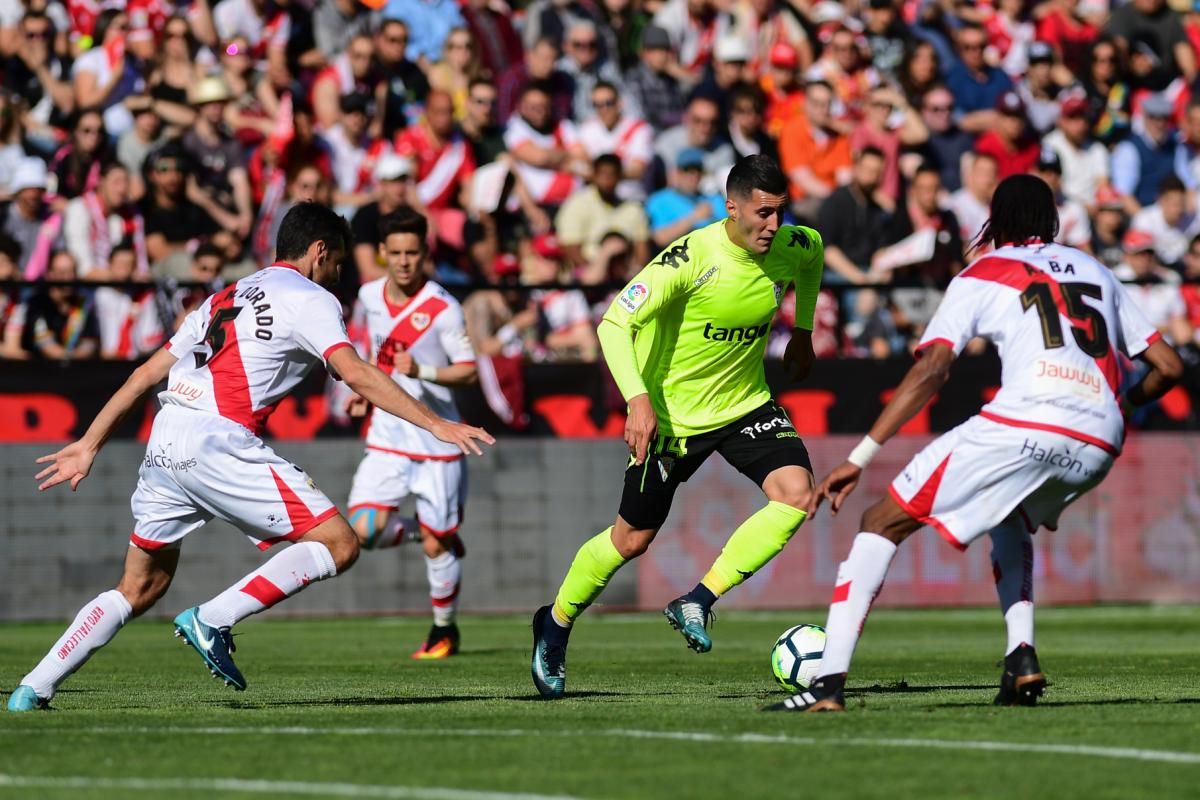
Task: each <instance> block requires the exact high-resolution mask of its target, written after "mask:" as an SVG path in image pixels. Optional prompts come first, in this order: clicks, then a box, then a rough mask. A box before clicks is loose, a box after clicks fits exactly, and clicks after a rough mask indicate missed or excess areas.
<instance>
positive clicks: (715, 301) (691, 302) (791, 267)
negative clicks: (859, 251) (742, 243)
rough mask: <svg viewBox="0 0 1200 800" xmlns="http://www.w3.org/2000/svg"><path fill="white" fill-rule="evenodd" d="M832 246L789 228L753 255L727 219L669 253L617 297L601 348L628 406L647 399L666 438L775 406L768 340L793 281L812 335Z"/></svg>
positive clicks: (799, 322)
mask: <svg viewBox="0 0 1200 800" xmlns="http://www.w3.org/2000/svg"><path fill="white" fill-rule="evenodd" d="M824 265H825V247H824V244H823V243H822V242H821V235H820V234H819V233H817V232H816V231H814V230H813V229H812V228H804V227H801V226H798V225H785V226H783V227H782V228H781V229H780V230H779V233H778V234H776V236H775V240H774V241H773V242H772V243H771V249H770V251H768V252H767V253H766V254H764V255H756V254H754V253H751V252H750V251H748V250H745V249H743V248H741V247H738V246H737V245H735V244H734V243H733V242H731V241H730V240H729V235H728V234H727V233H726V231H725V220H722V221H720V222H715V223H713V224H712V225H709V226H707V227H704V228H701V229H699V230H697V231H693V232H692V233H689V234H688V235H686V236H683V237H681V238H680V239H678V240H676V241H675V242H674V243H672V244H671V246H670V247H668V248H667V249H666V250H664V251H663V252H662V253H661V254H660V255H659V256H658V258H657V259H656V260H654V261H653V262H651V263H650V265H649V266H647V267H646V268H645V269H643V270H642V271H641V272H639V273H638V274H637V276H636V277H635V278H634V279H633V280H632V281H630V282H629V284H628V285H626V286H625V288H624V289H623V290H622V291H621V293H620V294H619V295H617V297H616V299H615V300H613V303H612V305H611V306H609V309H608V311H607V312H606V313H605V314H604V319H603V321H602V322H601V323H600V330H599V333H600V342H601V344H602V345H603V347H604V356H605V359H606V360H607V361H608V366H609V369H611V370H612V373H613V377H614V378H615V379H616V381H617V385H618V386H619V387H620V389H621V393H622V394H623V395H624V396H625V399H627V400H628V399H629V398H631V397H634V396H636V395H639V394H642V393H646V392H648V393H649V395H650V402H651V403H652V404H653V406H654V411H655V413H656V414H657V415H658V427H659V431H660V432H661V433H664V434H666V435H669V436H695V435H697V434H700V433H706V432H708V431H712V430H716V429H717V428H719V427H721V426H722V425H725V424H727V423H729V422H732V421H733V420H735V419H738V418H739V417H741V416H744V415H745V414H748V413H749V412H751V411H753V410H754V409H755V408H758V407H759V406H761V405H762V404H763V403H766V402H767V401H768V400H770V399H771V392H770V389H768V387H767V380H766V376H765V375H764V371H763V355H764V353H765V352H766V347H767V333H768V331H769V330H770V329H771V321H772V320H773V319H774V317H775V312H776V311H777V310H778V309H779V304H780V302H781V301H782V299H783V295H784V292H786V291H787V287H788V285H789V284H794V285H795V287H796V327H798V328H804V329H806V330H812V325H813V310H814V308H815V307H816V302H817V293H818V292H819V291H820V288H821V271H822V270H823V269H824Z"/></svg>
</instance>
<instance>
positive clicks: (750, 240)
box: [531, 156, 824, 698]
mask: <svg viewBox="0 0 1200 800" xmlns="http://www.w3.org/2000/svg"><path fill="white" fill-rule="evenodd" d="M787 186H788V181H787V176H786V175H785V174H784V173H783V171H782V170H781V169H780V168H779V165H778V164H777V163H775V161H774V160H772V159H771V158H769V157H767V156H748V157H746V158H743V159H741V160H740V161H738V163H737V164H736V165H734V167H733V169H732V170H731V171H730V173H729V178H728V181H727V184H726V189H727V196H728V200H727V202H726V205H725V208H726V211H727V213H728V217H727V219H725V220H722V221H720V222H716V223H713V224H712V225H708V226H706V227H704V228H701V229H700V230H697V231H693V232H691V233H689V234H687V235H685V236H683V237H681V238H680V239H679V240H678V241H676V242H674V243H673V244H672V245H671V246H670V247H668V248H667V249H666V250H664V251H663V253H662V254H661V255H660V256H659V258H658V259H657V260H655V261H653V262H652V263H650V264H649V265H647V266H646V267H645V268H644V269H642V270H641V271H640V272H639V273H638V274H637V275H636V276H635V277H634V278H633V280H632V281H630V283H629V284H628V285H627V286H626V288H625V289H624V290H623V291H622V292H621V293H620V294H619V295H618V296H617V298H616V299H615V300H614V301H613V303H612V305H611V306H610V307H609V309H608V311H607V312H605V314H604V319H603V321H602V322H601V324H600V326H599V329H598V331H597V335H598V336H599V338H600V343H601V345H602V346H603V348H604V357H605V360H606V361H607V363H608V366H609V369H610V370H611V372H612V375H613V378H614V380H615V381H616V383H617V386H618V387H619V388H620V390H621V395H622V396H623V397H624V398H625V401H626V402H627V403H628V405H629V416H628V419H627V420H626V425H625V443H626V444H627V445H628V446H629V450H630V454H631V457H630V459H629V462H628V463H627V464H626V468H625V481H624V490H623V492H622V494H621V504H620V508H619V510H618V514H617V518H616V521H615V523H614V524H613V526H612V527H611V528H608V529H606V530H604V531H602V532H601V533H599V534H597V535H596V536H594V537H592V538H591V539H589V540H588V541H587V542H585V543H584V545H583V546H582V547H581V548H580V549H579V552H578V553H577V554H576V556H575V559H574V561H573V562H572V563H571V568H570V570H568V572H567V575H566V577H565V578H564V579H563V582H562V585H561V587H560V588H559V590H558V594H557V596H556V597H555V599H554V603H553V604H552V605H549V606H545V607H543V608H540V609H538V612H537V613H536V614H535V615H534V618H533V641H534V645H533V654H532V662H531V669H532V673H533V681H534V684H535V685H536V687H537V689H538V692H539V693H540V694H541V695H542V696H543V697H546V698H555V697H561V696H562V694H563V692H564V691H565V687H566V651H567V644H568V640H569V637H570V631H571V627H572V625H573V624H574V623H575V620H576V619H578V617H579V615H580V614H582V613H583V611H584V610H585V609H586V608H588V606H590V605H591V604H592V603H593V602H594V601H595V600H596V598H597V597H599V596H600V593H601V592H602V591H603V590H604V587H605V586H607V585H608V582H609V581H610V580H611V579H612V577H613V575H614V574H615V573H616V572H617V570H618V569H620V568H621V567H622V566H623V565H624V564H626V563H628V562H629V561H630V560H632V559H634V558H637V557H638V556H640V555H641V554H642V553H644V552H645V551H646V548H648V547H649V546H650V544H651V542H652V541H653V540H654V537H655V535H656V534H657V533H658V530H659V529H660V528H661V527H662V525H663V523H665V522H666V519H667V516H668V514H669V513H670V510H671V503H672V500H673V499H674V496H675V491H676V489H677V488H678V487H679V485H680V484H681V483H683V482H685V481H686V480H688V478H689V477H691V476H692V475H693V474H694V473H695V471H696V470H697V469H698V468H699V467H700V466H701V465H702V464H703V463H704V461H705V460H706V459H707V458H708V457H709V456H710V455H712V454H713V453H714V452H716V453H720V454H721V456H722V457H723V458H724V459H725V460H726V461H727V462H729V464H731V465H732V466H733V467H735V468H736V469H737V470H738V471H739V472H741V473H742V474H743V475H745V476H746V477H748V478H749V479H750V480H752V481H754V483H755V484H757V485H758V486H759V487H760V488H761V489H762V491H763V493H764V494H765V495H766V497H767V500H768V502H767V505H766V507H765V508H763V509H761V510H759V511H758V512H757V513H755V514H753V515H752V516H751V517H750V518H749V519H747V520H746V521H745V522H744V523H742V525H740V526H739V527H738V529H737V530H736V531H734V532H733V534H732V535H731V536H730V538H729V540H728V542H727V543H726V545H725V547H724V549H722V551H721V554H720V556H719V557H718V558H717V559H716V561H715V563H714V564H713V565H712V568H711V569H710V570H709V571H708V573H707V574H705V575H704V576H703V578H702V579H701V580H700V582H699V583H698V584H697V585H696V586H695V588H693V589H692V590H691V591H690V592H688V593H687V594H685V595H683V596H682V597H678V598H676V599H675V600H673V601H671V602H670V603H669V604H668V605H667V607H666V608H665V609H664V612H663V613H664V615H665V616H666V618H667V621H668V622H669V623H670V624H671V626H672V627H673V628H675V629H676V630H678V631H679V632H680V633H681V634H682V636H683V639H684V642H685V643H686V644H687V646H688V647H689V648H691V649H692V650H694V651H696V652H698V653H707V652H709V651H710V650H711V649H712V646H713V643H712V637H711V636H710V635H709V624H710V622H711V621H712V618H713V613H712V609H713V605H714V604H715V603H716V602H717V600H718V599H719V598H720V597H721V596H722V595H724V594H725V593H726V592H728V591H729V590H730V589H732V588H733V587H734V586H737V585H738V584H740V583H742V582H743V581H745V580H746V579H747V578H749V577H750V576H751V575H754V574H755V573H756V572H757V571H758V570H760V569H761V568H762V567H763V566H764V565H765V564H766V563H767V562H769V561H770V560H771V559H772V558H774V557H775V556H776V555H777V554H778V553H779V552H780V551H781V550H782V549H783V547H784V546H785V545H786V544H787V542H788V540H789V539H791V537H792V535H793V534H795V532H796V530H797V529H798V528H799V527H800V525H801V523H803V522H804V520H805V518H806V517H807V510H806V509H807V508H808V505H809V503H810V501H811V497H812V486H813V481H812V468H811V465H810V463H809V458H808V451H807V450H806V449H805V447H804V443H803V442H802V441H801V440H800V437H799V435H798V434H797V433H796V429H795V427H794V426H793V425H792V422H791V420H790V419H789V418H788V415H787V413H786V412H785V411H784V410H783V409H782V408H781V407H780V406H779V405H777V404H776V403H775V402H774V400H772V398H771V391H770V387H769V386H768V385H767V383H766V377H765V375H764V372H763V354H764V351H765V339H764V338H763V335H764V333H765V332H766V330H767V328H768V327H769V324H770V320H771V319H772V318H773V317H774V315H775V313H776V311H777V310H778V308H779V305H780V302H781V301H782V299H783V296H784V292H785V291H786V290H787V287H788V286H789V285H794V286H795V288H796V304H797V309H798V311H797V316H796V320H797V323H796V324H797V327H796V329H795V330H794V331H793V335H792V338H791V341H790V342H789V343H788V346H787V350H786V352H785V354H784V364H785V366H786V367H787V369H788V372H789V374H790V376H791V377H792V378H793V379H794V380H802V379H803V378H804V376H805V375H807V373H808V371H809V369H810V368H811V366H812V363H813V361H814V359H815V356H814V354H813V349H812V334H811V328H812V320H813V310H814V308H815V303H816V297H817V294H818V292H819V290H820V283H821V270H822V268H823V264H824V258H823V253H824V247H823V245H822V242H821V237H820V234H818V233H817V232H816V231H814V230H812V229H811V228H804V227H801V226H784V225H782V218H783V212H784V209H785V208H786V206H787V202H788V194H787ZM751 323H753V324H751ZM664 353H673V354H675V356H676V357H672V358H665V357H664V356H663V354H664ZM673 363H686V364H687V365H688V366H687V369H686V372H681V371H680V368H678V367H671V364H673Z"/></svg>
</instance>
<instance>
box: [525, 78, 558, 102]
mask: <svg viewBox="0 0 1200 800" xmlns="http://www.w3.org/2000/svg"><path fill="white" fill-rule="evenodd" d="M534 92H541V93H542V94H544V95H546V96H547V97H551V98H552V97H554V89H553V88H552V87H551V85H550V82H549V81H541V80H538V81H530V82H529V83H527V84H525V87H524V88H523V89H521V95H520V97H519V98H518V99H519V100H524V99H525V97H526V96H527V95H531V94H533V93H534Z"/></svg>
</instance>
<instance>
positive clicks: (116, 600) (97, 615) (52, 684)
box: [21, 589, 133, 700]
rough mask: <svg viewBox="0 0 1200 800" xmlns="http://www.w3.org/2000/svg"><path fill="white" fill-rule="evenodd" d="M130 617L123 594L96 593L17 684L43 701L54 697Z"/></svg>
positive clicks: (130, 608)
mask: <svg viewBox="0 0 1200 800" xmlns="http://www.w3.org/2000/svg"><path fill="white" fill-rule="evenodd" d="M131 616H133V607H132V606H130V605H129V601H128V600H126V599H125V595H123V594H121V593H120V592H118V591H117V590H116V589H111V590H109V591H107V592H104V593H102V594H100V595H99V596H97V597H96V599H95V600H92V601H91V602H89V603H86V604H85V605H84V606H83V608H81V609H79V613H78V614H76V615H75V619H74V620H73V621H72V622H71V624H70V625H68V626H67V630H66V632H65V633H64V634H63V635H62V636H61V637H60V638H59V640H58V641H57V642H55V643H54V646H53V647H51V648H50V652H49V653H46V656H45V658H43V659H42V660H41V661H40V662H38V665H37V666H36V667H34V668H33V671H32V672H30V673H29V674H28V675H26V676H25V677H24V678H22V679H21V685H22V686H29V687H30V688H32V689H33V691H34V692H36V693H37V696H38V697H40V698H42V699H43V700H49V699H50V698H52V697H54V693H55V691H57V690H58V686H59V684H60V683H62V682H63V681H64V680H66V679H67V676H69V675H70V674H71V673H73V672H74V671H75V670H77V669H79V668H80V667H82V666H83V665H84V662H86V661H87V660H88V659H89V658H91V657H92V653H94V652H96V651H97V650H99V649H100V648H101V647H104V645H106V644H108V643H109V642H111V641H112V638H113V637H114V636H116V635H117V631H119V630H121V628H122V627H123V626H124V625H125V623H126V622H129V618H130V617H131Z"/></svg>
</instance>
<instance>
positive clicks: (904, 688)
mask: <svg viewBox="0 0 1200 800" xmlns="http://www.w3.org/2000/svg"><path fill="white" fill-rule="evenodd" d="M984 690H989V691H995V690H996V684H994V683H988V684H982V685H980V684H954V685H944V686H913V685H912V684H909V683H907V682H906V681H900V682H899V683H892V684H888V685H887V686H883V685H882V684H878V683H877V684H875V685H874V686H855V687H853V688H851V689H847V690H846V696H847V697H854V696H857V695H864V694H929V693H931V692H981V691H984Z"/></svg>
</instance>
